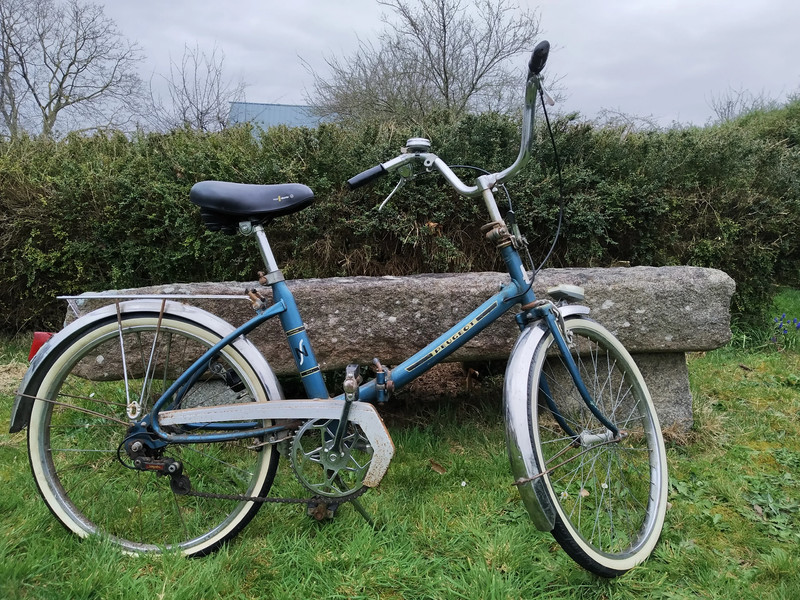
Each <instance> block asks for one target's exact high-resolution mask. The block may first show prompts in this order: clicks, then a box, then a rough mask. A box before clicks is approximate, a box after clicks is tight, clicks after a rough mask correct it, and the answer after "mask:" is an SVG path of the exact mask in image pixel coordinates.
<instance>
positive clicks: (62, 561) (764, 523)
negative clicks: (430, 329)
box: [0, 292, 800, 600]
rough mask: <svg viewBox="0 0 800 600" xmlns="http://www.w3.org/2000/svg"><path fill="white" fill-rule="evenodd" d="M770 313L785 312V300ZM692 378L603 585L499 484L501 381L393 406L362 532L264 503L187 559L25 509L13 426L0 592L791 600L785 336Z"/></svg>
mask: <svg viewBox="0 0 800 600" xmlns="http://www.w3.org/2000/svg"><path fill="white" fill-rule="evenodd" d="M778 303H779V304H778V308H777V310H778V311H779V312H777V313H776V314H777V315H778V316H779V315H781V314H782V313H783V312H786V313H787V316H788V315H791V316H792V317H794V316H800V310H799V309H800V293H798V292H784V293H783V294H782V295H781V296H779V298H778ZM764 337H766V336H764ZM25 359H26V349H25V348H24V345H23V343H22V342H19V341H17V342H6V343H4V344H2V345H0V423H8V419H9V416H10V410H11V403H12V400H13V390H14V387H15V386H16V384H17V382H18V381H19V378H20V377H21V375H22V373H23V372H24V368H25V363H26V360H25ZM689 370H690V378H691V386H692V391H693V396H694V399H695V407H694V408H695V427H694V428H693V430H692V432H691V434H690V436H689V441H688V443H686V444H675V443H670V444H669V445H668V461H669V465H670V495H669V501H670V504H671V507H670V509H669V511H668V512H667V520H666V524H665V527H664V532H663V534H662V537H661V540H660V542H659V544H658V546H657V548H656V550H655V552H654V554H653V556H652V557H651V558H650V559H649V560H648V561H647V562H646V563H645V564H644V565H642V566H640V567H638V568H636V569H634V570H633V571H631V572H630V573H628V574H626V575H624V576H622V577H620V578H618V579H616V580H611V581H608V580H603V579H599V578H596V577H594V576H593V575H591V574H589V573H587V572H586V571H583V570H582V569H581V568H580V567H578V566H577V565H575V563H573V562H572V561H571V560H570V559H569V558H568V557H567V555H566V554H565V553H564V552H563V551H561V550H560V548H559V547H558V545H557V544H556V543H555V542H554V540H553V538H552V537H551V536H550V535H549V534H543V533H540V532H538V531H536V530H535V529H534V528H533V526H532V524H531V523H530V521H529V519H528V518H527V516H526V514H525V513H524V510H523V508H522V506H521V503H520V501H519V499H518V496H517V492H516V490H515V489H514V488H513V487H512V486H511V485H510V484H511V476H510V473H509V468H508V461H507V458H506V454H505V445H504V433H503V424H502V414H501V408H500V401H499V391H498V387H497V385H494V386H493V385H484V388H483V389H482V391H481V392H480V393H472V394H470V395H466V396H465V395H461V396H459V397H456V398H452V397H446V398H439V399H427V400H425V401H422V402H420V403H418V404H414V405H413V406H410V407H409V406H406V407H401V408H398V407H397V406H395V408H392V409H391V411H390V412H389V414H388V415H387V422H388V423H389V426H390V431H391V433H392V436H393V438H394V441H395V444H396V446H397V454H396V458H395V459H394V461H393V463H392V466H391V468H390V470H389V473H388V475H387V476H386V478H385V479H384V482H383V483H382V485H381V487H380V489H379V490H377V491H373V492H370V493H368V494H367V495H366V496H364V497H363V498H362V500H363V503H364V505H365V507H366V509H367V510H368V511H369V512H370V513H372V515H373V516H374V517H375V519H376V521H377V523H378V528H377V529H375V530H373V529H372V528H371V527H369V526H368V525H367V524H366V523H365V522H364V521H363V520H362V519H361V517H359V515H358V514H357V513H356V512H355V511H354V510H353V509H352V508H351V507H349V506H345V507H343V508H342V509H341V510H340V512H339V514H338V515H337V517H336V519H335V520H333V521H331V522H326V523H322V524H320V523H316V522H314V521H312V520H310V519H309V518H308V517H306V516H304V514H303V510H302V508H300V507H296V506H267V507H265V508H263V509H262V510H261V511H260V512H259V514H258V515H257V517H256V518H255V519H254V521H253V522H252V523H251V524H250V525H249V526H248V527H247V528H246V529H245V530H244V531H243V532H242V534H241V535H240V536H239V537H238V538H237V539H236V540H235V541H234V543H232V544H230V545H229V546H228V547H226V548H224V549H223V550H222V551H220V552H218V553H217V554H214V555H212V556H210V557H207V558H203V559H195V560H186V559H182V558H180V557H178V556H174V555H166V556H124V555H121V554H120V553H119V552H118V551H117V550H116V549H115V548H113V547H111V546H110V545H108V544H107V543H105V542H103V541H102V540H86V541H79V540H78V539H76V538H75V537H74V536H72V535H71V534H69V533H68V532H66V531H65V530H64V529H63V528H62V527H61V526H60V525H59V524H58V523H57V522H56V520H55V519H54V518H53V517H52V516H51V515H50V514H49V512H48V510H47V508H46V507H45V506H44V504H43V502H42V501H41V499H40V498H39V495H38V493H37V491H36V488H35V484H34V483H33V480H32V478H31V476H30V473H29V468H28V462H27V450H26V447H25V437H24V433H20V434H14V435H11V434H8V433H0V490H2V492H0V520H1V521H0V522H2V527H0V598H4V599H17V598H20V599H22V598H24V599H30V598H36V599H38V598H102V599H106V598H126V599H127V598H136V597H143V598H144V597H147V598H176V599H180V598H187V599H189V598H191V599H197V598H218V597H219V598H243V599H244V598H481V599H483V598H534V597H536V598H575V599H578V598H581V599H585V598H603V599H609V600H611V599H622V598H720V599H725V598H737V599H738V598H754V599H755V598H757V599H759V600H765V599H772V598H775V599H784V598H800V553H798V552H797V548H798V544H800V378H799V377H798V376H800V348H798V345H797V344H796V340H795V339H794V338H790V337H789V336H788V334H787V335H786V336H785V337H784V338H782V339H781V340H780V341H779V340H776V341H775V342H769V340H768V339H767V340H763V339H762V341H761V342H759V344H757V345H753V346H749V347H745V348H742V347H740V346H737V345H735V344H732V345H730V346H728V347H726V348H723V349H720V350H716V351H714V352H709V353H706V354H703V355H695V356H691V357H690V364H689ZM399 404H402V403H399ZM3 429H4V430H5V426H4V427H3ZM434 467H437V468H436V469H434ZM438 467H441V468H438ZM281 468H282V469H283V470H282V472H281V473H280V475H279V477H281V476H283V477H291V473H290V472H288V471H287V466H286V464H284V465H282V467H281ZM441 470H444V471H445V472H444V473H440V472H439V471H441Z"/></svg>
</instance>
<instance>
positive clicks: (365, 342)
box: [68, 267, 735, 430]
mask: <svg viewBox="0 0 800 600" xmlns="http://www.w3.org/2000/svg"><path fill="white" fill-rule="evenodd" d="M507 281H508V275H506V274H504V273H494V272H492V273H464V274H428V275H415V276H408V277H347V278H330V279H303V280H295V281H290V282H288V284H289V287H290V288H291V290H292V292H293V294H294V295H295V298H296V300H297V305H298V307H299V309H300V313H301V315H303V318H304V319H305V323H306V326H307V329H308V332H309V336H310V337H311V340H312V343H313V344H314V351H315V352H316V354H317V358H318V360H319V362H320V366H321V368H322V369H323V370H336V369H343V368H344V367H345V366H346V365H347V364H349V363H352V362H357V363H361V364H367V363H370V362H371V361H372V359H373V357H379V358H380V359H381V362H382V363H383V364H385V365H390V366H391V365H395V364H398V363H399V362H401V361H402V360H404V359H405V358H407V357H409V356H411V355H412V354H413V353H414V352H416V351H417V350H419V349H420V348H422V347H423V346H424V345H426V344H427V343H429V342H430V341H431V340H433V339H434V338H435V337H437V336H438V335H439V334H440V333H443V332H444V331H445V330H447V329H448V328H449V327H450V326H452V325H453V324H455V323H456V322H457V321H458V320H459V319H460V318H462V317H463V316H465V315H467V314H468V313H469V312H470V311H471V310H473V309H474V308H475V307H477V306H478V305H479V304H480V303H481V302H482V301H483V300H485V299H486V298H488V297H490V296H491V295H492V294H494V293H495V292H496V291H497V290H498V289H499V287H500V285H502V284H503V283H505V282H507ZM559 283H569V284H574V285H580V286H582V287H583V288H584V289H585V294H586V299H585V301H584V302H583V304H585V305H586V306H588V307H589V308H590V309H591V314H590V317H592V318H593V319H595V320H597V321H599V322H600V323H602V324H603V325H605V326H606V327H607V328H608V329H610V330H611V331H612V332H613V333H614V334H615V335H616V336H617V337H618V338H619V339H620V341H621V342H622V343H623V344H624V345H625V347H626V348H627V349H628V350H629V351H630V352H631V354H632V355H633V357H634V359H635V360H636V362H637V364H638V365H639V368H640V369H641V370H642V373H643V375H644V377H645V380H646V381H647V384H648V387H649V388H650V391H651V394H652V396H653V400H654V402H655V404H656V409H657V411H658V413H659V416H660V418H661V421H662V425H663V426H664V427H670V426H675V427H677V428H678V429H680V430H685V429H688V428H689V427H690V426H691V424H692V398H691V393H690V390H689V378H688V370H687V366H686V353H687V352H699V351H705V350H711V349H714V348H718V347H719V346H722V345H724V344H725V343H726V342H727V341H728V340H729V338H730V299H731V296H732V294H733V291H734V289H735V285H734V282H733V280H732V279H731V278H730V277H729V276H728V275H726V274H725V273H723V272H722V271H718V270H715V269H704V268H698V267H658V268H656V267H632V268H610V269H601V268H587V269H545V270H543V271H541V272H540V273H539V274H538V276H537V278H536V282H535V284H534V288H535V290H536V293H537V296H543V295H544V292H545V290H546V289H547V288H548V287H551V286H554V285H557V284H559ZM256 286H257V284H256V283H254V282H242V283H235V282H224V283H192V284H173V285H162V286H153V287H146V288H137V289H128V290H116V291H109V292H104V293H105V294H108V295H114V294H180V295H184V294H185V295H187V296H191V295H217V294H223V295H228V294H230V295H231V296H232V298H231V299H230V300H228V299H210V300H209V299H191V298H187V300H186V301H187V302H188V303H190V304H194V305H197V306H199V307H201V308H204V309H205V310H208V311H209V312H212V313H214V314H216V315H218V316H220V317H222V318H223V319H225V320H227V321H229V322H230V323H232V324H233V325H235V326H237V325H240V324H241V323H243V322H245V321H246V320H248V319H249V318H250V317H251V316H252V315H253V311H252V308H251V307H250V304H249V302H247V301H246V299H245V296H244V294H243V291H244V289H245V287H256ZM108 303H109V301H108V300H104V299H102V298H93V299H79V300H77V301H73V302H72V304H73V307H74V308H75V309H77V311H78V312H79V314H83V313H85V312H88V311H90V310H93V309H94V308H97V307H99V306H101V305H104V304H108ZM71 318H74V314H73V313H72V312H70V314H69V315H68V320H69V319H71ZM518 332H519V330H518V327H517V325H516V323H515V321H514V318H513V315H512V314H508V315H504V317H503V318H502V319H500V320H498V321H497V322H496V323H494V324H492V325H491V326H490V327H488V328H487V329H486V331H484V332H482V333H481V334H480V335H478V336H477V337H476V338H474V339H473V340H471V341H470V342H469V343H467V344H466V346H464V347H463V348H462V349H460V350H459V351H458V352H456V353H455V354H453V355H452V356H451V357H450V358H449V360H451V361H457V362H471V361H484V360H500V359H505V358H507V357H508V355H509V352H510V350H511V348H512V346H513V344H514V341H515V340H516V337H517V334H518ZM249 338H250V339H251V340H252V341H253V342H254V343H255V345H256V346H257V347H258V348H259V349H260V350H261V351H262V352H263V353H264V355H265V357H266V358H267V360H268V361H269V362H270V364H271V365H272V368H273V369H274V370H275V371H276V373H278V374H289V373H293V372H294V369H295V367H294V362H293V360H292V356H291V354H290V352H289V348H288V345H287V343H286V338H285V336H284V334H283V332H282V331H281V329H280V325H279V323H278V320H277V319H274V320H271V321H269V322H267V323H266V324H264V325H262V326H261V327H260V328H259V329H256V330H255V331H254V332H253V333H251V334H250V336H249Z"/></svg>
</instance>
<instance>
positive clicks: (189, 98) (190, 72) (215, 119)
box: [150, 45, 245, 131]
mask: <svg viewBox="0 0 800 600" xmlns="http://www.w3.org/2000/svg"><path fill="white" fill-rule="evenodd" d="M224 63H225V53H224V52H222V50H220V49H219V48H218V47H217V46H214V48H213V50H212V51H211V54H206V52H204V51H201V50H200V47H199V46H198V45H195V46H194V48H190V47H189V46H185V47H184V51H183V57H182V59H181V62H180V64H178V63H176V62H175V61H173V60H170V68H169V77H166V76H162V79H163V80H164V81H165V82H166V92H167V96H168V101H167V102H165V101H164V100H163V99H162V98H161V97H160V96H157V95H156V93H155V92H154V90H153V84H152V82H151V84H150V96H151V102H152V105H153V111H152V118H151V123H152V124H153V125H154V126H155V127H156V128H157V129H160V130H162V131H167V130H170V129H175V128H177V127H190V128H192V129H197V130H199V131H218V130H220V129H223V128H224V127H225V126H226V125H227V122H228V114H229V112H230V103H231V102H239V101H241V100H242V99H243V98H244V89H245V84H244V82H243V81H241V80H239V81H236V82H235V81H231V80H229V79H226V78H225V76H224Z"/></svg>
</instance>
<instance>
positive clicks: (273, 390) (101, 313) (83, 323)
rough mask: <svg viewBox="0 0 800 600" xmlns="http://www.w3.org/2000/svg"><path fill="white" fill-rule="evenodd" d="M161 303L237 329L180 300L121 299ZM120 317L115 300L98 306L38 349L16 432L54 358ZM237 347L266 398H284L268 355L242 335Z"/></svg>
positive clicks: (152, 306) (147, 305)
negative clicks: (267, 358)
mask: <svg viewBox="0 0 800 600" xmlns="http://www.w3.org/2000/svg"><path fill="white" fill-rule="evenodd" d="M162 303H163V306H164V315H169V316H172V317H177V318H180V319H184V320H186V321H191V322H193V323H195V324H197V325H199V326H201V327H204V328H206V329H209V330H211V331H213V332H214V333H215V334H216V335H218V336H219V337H221V338H222V337H225V336H226V335H229V334H230V333H232V332H233V331H234V327H233V326H232V325H231V324H230V323H228V322H227V321H224V320H222V319H220V318H219V317H217V316H216V315H213V314H211V313H210V312H208V311H205V310H203V309H200V308H197V307H195V306H189V305H188V304H181V303H179V302H169V301H168V302H163V301H162V300H132V301H129V302H120V303H119V310H120V313H121V314H123V315H124V314H130V313H155V314H156V315H158V314H160V313H161V307H162ZM116 318H117V307H116V305H114V304H112V305H110V306H104V307H102V308H98V309H97V310H94V311H92V312H90V313H88V314H86V315H84V316H82V317H80V318H78V319H76V320H75V321H73V322H72V323H70V324H69V325H67V326H66V327H65V328H64V329H62V330H61V331H60V332H58V333H57V334H56V335H54V336H53V337H51V338H50V339H49V340H48V341H47V342H45V343H44V345H43V346H42V347H41V348H40V349H39V351H38V352H37V353H36V356H34V357H33V360H31V364H30V366H29V367H28V370H27V371H26V373H25V376H24V377H23V378H22V383H20V386H19V388H18V391H17V395H16V398H15V399H14V406H13V408H12V409H11V426H10V428H9V431H10V432H11V433H16V432H18V431H21V430H22V429H23V428H25V427H26V426H27V425H28V422H29V421H30V417H31V410H32V409H33V402H34V399H35V398H34V397H35V396H36V393H37V391H38V389H39V385H40V383H41V381H42V378H43V376H44V374H45V373H46V372H47V369H48V368H49V367H50V365H52V364H53V361H54V360H55V359H56V358H57V357H58V356H59V355H60V354H61V352H62V351H63V349H64V348H66V347H68V345H69V344H72V343H73V342H74V341H75V340H76V339H78V338H79V337H81V336H82V335H84V334H85V333H86V332H88V331H89V330H91V329H92V328H93V327H95V326H96V325H97V324H98V322H99V321H103V322H107V321H108V320H109V319H116ZM231 345H232V346H233V347H234V348H236V350H237V351H238V352H239V353H240V354H241V355H242V356H243V357H244V358H245V359H246V360H247V362H249V363H250V365H251V366H252V367H253V369H254V371H255V372H256V374H257V375H258V378H259V380H260V382H261V384H262V386H263V387H264V390H265V391H266V394H267V398H269V399H280V398H283V390H282V389H281V386H280V383H278V379H277V378H276V377H275V373H274V372H273V371H272V368H271V367H270V366H269V363H267V361H266V359H265V358H264V357H263V356H262V355H261V353H260V352H259V351H258V350H257V349H256V347H255V346H254V345H253V344H252V342H250V341H249V340H247V339H246V338H245V337H244V336H240V337H239V338H237V339H236V341H235V342H233V344H231Z"/></svg>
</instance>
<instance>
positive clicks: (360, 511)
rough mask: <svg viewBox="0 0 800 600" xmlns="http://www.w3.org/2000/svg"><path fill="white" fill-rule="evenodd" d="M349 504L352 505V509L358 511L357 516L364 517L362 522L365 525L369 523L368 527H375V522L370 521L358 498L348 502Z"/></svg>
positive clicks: (370, 518)
mask: <svg viewBox="0 0 800 600" xmlns="http://www.w3.org/2000/svg"><path fill="white" fill-rule="evenodd" d="M350 503H351V504H352V505H353V508H355V509H356V510H357V511H358V514H360V515H361V516H362V517H364V520H365V521H366V522H367V523H369V525H370V527H375V521H373V520H372V517H371V516H370V515H369V513H368V512H367V511H366V509H365V508H364V505H363V504H361V500H359V499H358V498H354V499H353V500H350Z"/></svg>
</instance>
